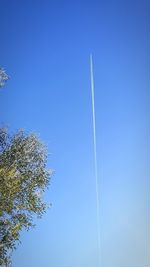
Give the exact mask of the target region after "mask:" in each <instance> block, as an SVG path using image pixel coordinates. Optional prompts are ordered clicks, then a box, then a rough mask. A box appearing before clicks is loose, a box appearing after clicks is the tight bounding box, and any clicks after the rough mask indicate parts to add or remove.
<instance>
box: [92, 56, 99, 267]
mask: <svg viewBox="0 0 150 267" xmlns="http://www.w3.org/2000/svg"><path fill="white" fill-rule="evenodd" d="M90 74H91V95H92V116H93V145H94V170H95V185H96V211H97V234H98V240H97V242H98V264H99V266H101V242H100V205H99V190H98V167H97V143H96V119H95V95H94V75H93V58H92V54H91V55H90Z"/></svg>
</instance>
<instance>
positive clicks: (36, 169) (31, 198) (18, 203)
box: [0, 128, 51, 266]
mask: <svg viewBox="0 0 150 267" xmlns="http://www.w3.org/2000/svg"><path fill="white" fill-rule="evenodd" d="M46 162H47V151H46V148H45V146H44V145H43V144H42V143H41V141H40V140H39V139H38V137H37V136H36V135H35V134H26V133H25V132H24V131H23V130H19V131H17V132H16V133H15V134H13V135H10V134H9V133H8V130H7V129H5V128H0V266H9V265H10V253H11V252H12V251H13V249H15V247H16V244H17V243H16V242H17V241H19V237H20V231H21V230H22V229H23V228H25V229H27V230H29V229H30V227H32V226H33V219H34V216H35V215H37V216H38V217H41V216H42V215H43V213H44V212H45V211H46V208H47V205H46V203H45V202H44V200H43V199H42V193H43V192H44V191H45V189H46V188H47V187H48V185H49V182H50V176H51V171H48V170H47V168H46Z"/></svg>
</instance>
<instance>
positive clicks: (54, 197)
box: [0, 0, 150, 267]
mask: <svg viewBox="0 0 150 267" xmlns="http://www.w3.org/2000/svg"><path fill="white" fill-rule="evenodd" d="M0 10H1V15H0V25H1V41H0V64H1V66H3V67H5V69H6V70H7V72H8V74H9V76H10V77H11V79H10V80H9V82H8V83H7V85H6V87H5V90H2V91H1V93H0V103H1V104H0V122H1V123H2V124H7V125H9V127H10V129H12V130H15V129H18V128H24V129H25V130H27V131H29V132H30V131H33V132H37V133H39V134H40V136H41V139H42V140H44V141H45V142H46V143H47V144H48V149H49V152H50V153H51V155H50V157H49V161H48V166H49V167H52V168H53V169H54V170H55V175H54V176H53V178H52V181H51V186H50V189H49V191H48V192H47V194H46V198H47V200H48V201H50V202H52V204H53V206H52V208H51V210H50V211H48V212H47V214H46V215H45V216H44V217H43V219H42V220H38V221H37V227H36V229H34V230H33V231H30V232H28V233H26V232H25V233H24V232H23V233H22V236H21V240H22V244H21V245H20V246H19V247H18V248H17V250H16V251H15V253H14V256H13V267H27V266H29V267H60V266H61V267H99V266H98V263H97V253H98V252H97V228H96V195H95V178H94V168H93V143H92V113H91V95H90V71H89V54H90V52H92V53H93V57H94V76H95V98H96V100H95V104H96V126H97V144H98V171H99V179H100V182H99V190H100V195H101V204H100V215H101V225H100V227H101V243H102V261H103V265H102V266H100V267H148V266H150V177H149V175H150V164H149V159H150V141H149V140H150V139H149V136H150V75H149V72H150V63H149V62H150V49H149V47H150V16H149V14H150V2H149V1H148V0H147V1H146V0H136V1H133V0H130V1H128V0H120V1H115V0H103V1H100V0H99V1H95V0H93V1H88V0H87V1H82V0H80V1H63V0H62V1H57V0H56V1H50V0H49V1H48V0H47V1H45V0H41V1H33V0H31V1H29V0H26V1H25V0H24V1H20V0H18V1H16V0H13V1H9V0H1V1H0Z"/></svg>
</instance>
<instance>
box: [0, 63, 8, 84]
mask: <svg viewBox="0 0 150 267" xmlns="http://www.w3.org/2000/svg"><path fill="white" fill-rule="evenodd" d="M8 79H9V77H8V75H7V73H6V71H5V70H4V69H2V68H0V87H2V86H4V84H5V82H6V81H7V80H8Z"/></svg>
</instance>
